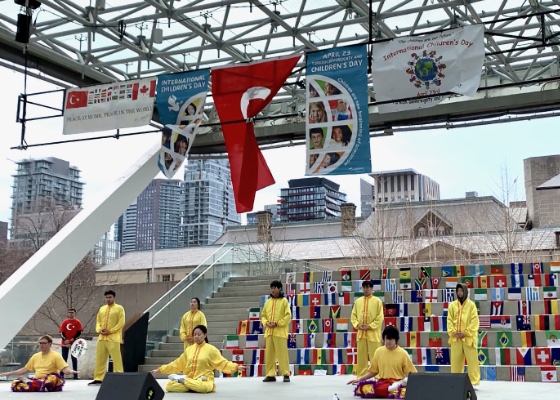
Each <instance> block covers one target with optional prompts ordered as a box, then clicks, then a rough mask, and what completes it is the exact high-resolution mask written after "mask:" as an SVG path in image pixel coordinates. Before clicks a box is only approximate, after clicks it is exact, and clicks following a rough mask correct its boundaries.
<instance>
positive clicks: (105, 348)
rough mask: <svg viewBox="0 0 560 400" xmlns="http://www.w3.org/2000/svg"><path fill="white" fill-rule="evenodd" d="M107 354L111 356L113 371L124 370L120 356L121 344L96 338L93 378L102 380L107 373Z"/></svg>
mask: <svg viewBox="0 0 560 400" xmlns="http://www.w3.org/2000/svg"><path fill="white" fill-rule="evenodd" d="M109 356H111V359H112V360H113V372H124V369H123V363H122V357H121V344H120V343H117V342H108V341H107V340H98V341H97V351H96V354H95V371H94V373H93V380H95V381H103V378H105V374H106V373H107V361H109Z"/></svg>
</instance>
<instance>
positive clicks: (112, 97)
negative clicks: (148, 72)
mask: <svg viewBox="0 0 560 400" xmlns="http://www.w3.org/2000/svg"><path fill="white" fill-rule="evenodd" d="M156 82H157V78H155V77H154V78H146V79H137V80H132V81H126V82H114V83H109V84H104V85H96V86H90V87H85V88H79V89H68V90H67V91H66V98H65V101H64V123H63V129H62V133H63V134H64V135H70V134H74V133H86V132H99V131H107V130H111V129H119V128H132V127H136V126H143V125H148V124H149V123H150V121H151V119H152V113H153V111H154V99H155V94H156Z"/></svg>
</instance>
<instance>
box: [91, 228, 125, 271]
mask: <svg viewBox="0 0 560 400" xmlns="http://www.w3.org/2000/svg"><path fill="white" fill-rule="evenodd" d="M91 255H92V258H93V262H94V263H96V264H97V265H101V266H103V265H107V264H111V263H113V262H115V260H117V259H118V258H119V257H120V255H121V244H120V242H118V241H117V240H111V239H109V233H106V234H105V235H103V237H102V238H101V239H100V240H99V242H97V243H96V244H95V246H94V247H93V250H92V254H91Z"/></svg>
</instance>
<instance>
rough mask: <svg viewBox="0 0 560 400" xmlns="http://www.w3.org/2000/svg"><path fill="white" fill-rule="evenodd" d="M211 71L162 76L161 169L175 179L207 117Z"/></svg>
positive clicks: (159, 95)
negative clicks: (206, 109) (203, 120)
mask: <svg viewBox="0 0 560 400" xmlns="http://www.w3.org/2000/svg"><path fill="white" fill-rule="evenodd" d="M209 81H210V70H209V69H206V70H199V71H192V72H183V73H178V74H168V75H160V76H159V77H158V86H157V95H156V105H157V108H158V112H159V115H160V117H161V121H162V123H163V124H164V125H165V127H164V128H163V130H162V139H161V151H160V155H159V159H158V166H159V169H160V171H161V172H163V174H164V175H165V176H166V177H167V178H172V177H173V175H175V173H176V172H177V171H178V170H179V168H180V167H181V165H183V162H184V161H185V159H186V158H187V155H188V154H189V152H190V149H191V146H192V144H193V142H194V139H195V136H196V133H197V130H198V127H199V125H200V123H201V122H202V119H203V118H204V104H205V102H206V95H207V93H208V83H209Z"/></svg>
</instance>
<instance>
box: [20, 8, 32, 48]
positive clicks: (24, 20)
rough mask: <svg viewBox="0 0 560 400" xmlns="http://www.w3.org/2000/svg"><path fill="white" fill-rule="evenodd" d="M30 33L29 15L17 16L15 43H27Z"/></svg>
mask: <svg viewBox="0 0 560 400" xmlns="http://www.w3.org/2000/svg"><path fill="white" fill-rule="evenodd" d="M30 31H31V15H27V14H18V16H17V31H16V42H18V43H29V36H30Z"/></svg>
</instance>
